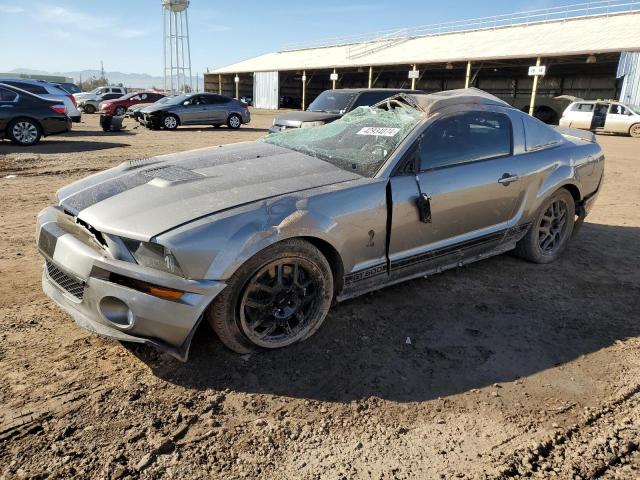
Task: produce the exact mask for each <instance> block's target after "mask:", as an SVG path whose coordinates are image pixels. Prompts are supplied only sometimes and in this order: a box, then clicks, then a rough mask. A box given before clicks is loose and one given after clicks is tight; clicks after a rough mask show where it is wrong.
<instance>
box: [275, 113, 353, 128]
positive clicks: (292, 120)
mask: <svg viewBox="0 0 640 480" xmlns="http://www.w3.org/2000/svg"><path fill="white" fill-rule="evenodd" d="M341 116H342V115H340V114H339V113H326V112H309V111H307V110H305V111H304V112H287V113H283V114H282V115H278V117H276V122H275V123H276V125H286V126H291V127H298V126H300V124H301V123H302V122H320V121H325V122H326V121H333V120H336V119H338V118H340V117H341Z"/></svg>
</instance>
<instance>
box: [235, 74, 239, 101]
mask: <svg viewBox="0 0 640 480" xmlns="http://www.w3.org/2000/svg"><path fill="white" fill-rule="evenodd" d="M233 80H234V82H235V84H236V100H240V78H239V77H238V74H237V73H236V76H235V77H234V78H233Z"/></svg>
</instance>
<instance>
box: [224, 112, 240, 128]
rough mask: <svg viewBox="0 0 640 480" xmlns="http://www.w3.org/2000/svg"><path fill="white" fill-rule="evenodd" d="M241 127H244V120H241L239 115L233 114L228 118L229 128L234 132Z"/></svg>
mask: <svg viewBox="0 0 640 480" xmlns="http://www.w3.org/2000/svg"><path fill="white" fill-rule="evenodd" d="M241 125H242V118H240V115H238V114H237V113H232V114H231V115H229V118H227V126H228V127H229V128H233V129H234V130H237V129H238V128H240V126H241Z"/></svg>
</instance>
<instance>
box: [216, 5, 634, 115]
mask: <svg viewBox="0 0 640 480" xmlns="http://www.w3.org/2000/svg"><path fill="white" fill-rule="evenodd" d="M535 65H539V66H541V67H544V68H543V69H538V70H537V72H533V71H530V67H531V66H535ZM541 70H543V71H544V75H543V76H535V75H532V74H533V73H538V74H539V73H540V72H541ZM465 86H474V87H477V88H481V89H483V90H486V91H488V92H491V93H493V94H494V95H497V96H499V97H501V98H502V99H504V100H506V101H507V102H509V103H511V104H513V105H515V106H517V107H518V108H521V109H524V110H526V109H529V108H531V110H533V107H532V105H533V104H535V113H536V115H537V116H540V117H541V118H543V117H544V118H543V119H545V120H547V121H555V120H557V117H558V115H559V114H560V113H561V111H562V109H563V108H564V106H566V102H564V103H563V102H562V101H561V100H556V99H554V97H557V96H560V95H571V96H576V97H581V98H584V99H612V98H616V99H619V100H621V101H623V102H626V103H631V104H640V1H616V0H611V1H595V2H589V3H582V4H576V5H566V6H563V7H556V8H550V9H544V10H533V11H529V12H523V13H518V14H509V15H499V16H496V17H486V18H481V19H474V20H466V21H459V22H448V23H441V24H437V25H430V26H424V27H417V28H411V29H402V30H398V31H387V32H378V33H376V34H372V35H360V36H353V37H347V38H339V39H332V40H327V41H325V42H321V43H318V44H310V45H299V46H292V47H291V48H288V49H286V50H283V51H279V52H274V53H269V54H266V55H261V56H258V57H255V58H251V59H249V60H245V61H242V62H239V63H235V64H233V65H229V66H226V67H223V68H219V69H217V70H215V71H213V72H210V73H207V74H205V90H207V91H212V92H219V93H222V94H225V95H229V96H234V97H237V98H239V97H243V96H250V97H252V98H253V103H254V106H256V107H258V108H269V109H276V108H278V107H292V108H303V109H304V108H305V107H306V106H308V104H309V103H310V102H311V101H312V100H313V99H314V98H315V97H316V96H317V95H318V94H319V93H320V92H322V91H323V90H326V89H328V88H353V87H364V88H367V87H369V88H372V87H377V88H380V87H397V88H400V87H403V88H409V87H411V88H417V89H420V90H424V91H425V92H434V91H439V90H448V89H454V88H462V87H465Z"/></svg>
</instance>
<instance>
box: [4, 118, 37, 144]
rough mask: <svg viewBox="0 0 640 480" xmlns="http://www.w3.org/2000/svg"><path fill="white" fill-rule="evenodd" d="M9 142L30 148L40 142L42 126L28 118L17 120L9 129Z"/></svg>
mask: <svg viewBox="0 0 640 480" xmlns="http://www.w3.org/2000/svg"><path fill="white" fill-rule="evenodd" d="M7 132H8V137H9V140H11V142H12V143H13V144H15V145H20V146H22V147H30V146H31V145H35V144H36V143H38V142H39V141H40V137H41V136H42V130H41V129H40V125H38V123H37V122H35V121H34V120H31V119H28V118H17V119H15V120H14V121H12V122H11V123H10V124H9V128H8V129H7Z"/></svg>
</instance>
